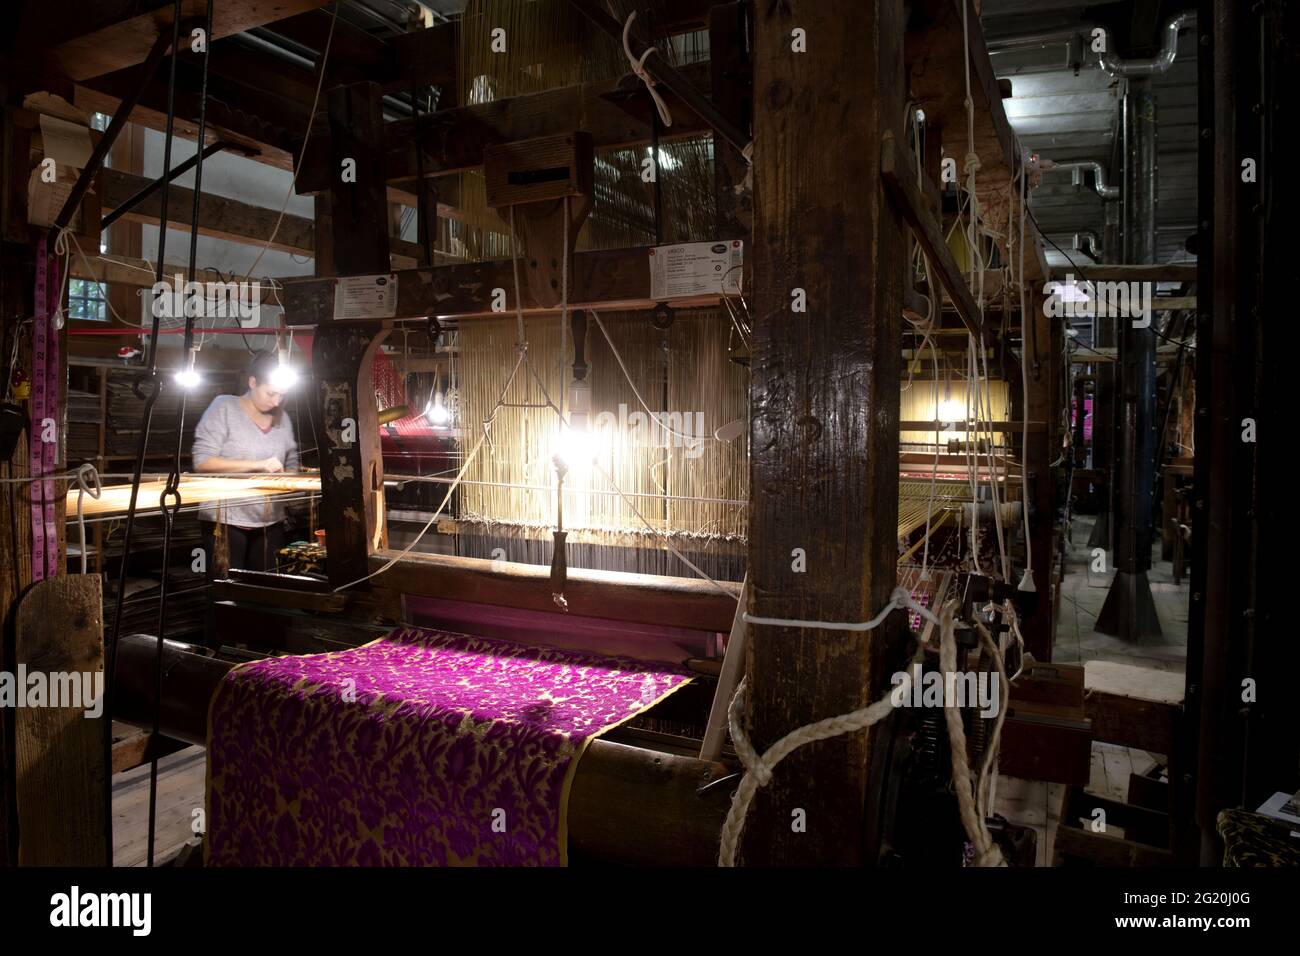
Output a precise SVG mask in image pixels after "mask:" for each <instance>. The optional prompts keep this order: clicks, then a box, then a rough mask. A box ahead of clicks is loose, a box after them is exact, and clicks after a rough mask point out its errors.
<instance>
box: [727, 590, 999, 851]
mask: <svg viewBox="0 0 1300 956" xmlns="http://www.w3.org/2000/svg"><path fill="white" fill-rule="evenodd" d="M956 606H957V605H956V602H955V601H951V602H949V603H948V605H947V606H946V607H945V608H944V610H943V614H942V617H941V618H940V617H936V616H935V614H934V612H932V611H931V610H930V609H929V608H927V607H924V606H923V605H921V604H920V603H919V602H917V601H916V600H915V599H914V598H913V597H912V596H911V594H909V593H908V592H907V590H906V589H904V588H895V589H894V591H893V593H892V594H891V595H890V598H889V603H888V604H886V605H885V607H884V608H883V609H882V610H881V612H880V613H879V614H877V615H876V616H875V617H873V618H871V619H870V620H869V621H864V622H862V623H859V624H837V623H831V622H824V621H798V620H785V619H782V618H756V619H751V618H750V616H749V615H748V614H746V615H745V619H746V620H747V621H753V622H754V623H768V622H774V623H775V624H776V625H777V626H788V627H811V628H817V629H822V630H872V629H873V628H875V627H878V626H879V625H880V623H881V622H882V621H884V620H885V618H886V617H888V616H889V614H890V613H891V612H892V611H895V610H901V609H911V610H913V611H915V612H916V613H917V614H919V615H921V617H923V618H924V619H926V620H928V621H930V622H932V623H934V624H936V625H937V626H938V628H939V634H940V667H941V668H942V669H946V670H948V671H949V672H955V671H956V639H955V637H954V630H955V627H956V624H955V621H954V613H955V611H956ZM923 648H924V639H923V638H922V637H921V636H920V635H918V636H917V655H916V656H915V657H914V660H919V659H920V655H921V653H922V651H923ZM993 654H994V657H995V659H996V658H997V657H998V655H997V647H996V645H994V646H993ZM945 658H947V660H945ZM999 666H1000V665H999ZM1002 673H1003V674H1004V675H1005V671H1002ZM912 677H913V674H912V670H911V669H910V668H909V669H907V670H905V671H904V672H903V674H902V677H901V680H900V682H899V683H898V684H897V685H895V686H894V687H893V688H892V689H891V690H890V692H889V693H887V694H886V695H885V696H884V697H882V698H881V699H880V700H877V701H875V702H874V703H871V704H868V705H867V706H866V707H862V708H859V709H858V710H855V711H853V712H852V713H849V714H843V715H840V716H838V717H829V718H827V719H825V720H819V721H816V722H814V723H811V724H806V725H804V726H803V727H800V728H798V729H796V730H793V731H791V732H790V733H788V734H786V735H785V736H784V737H782V738H781V739H780V740H778V741H777V742H776V743H774V744H773V745H772V746H771V747H769V748H768V749H767V750H766V751H765V752H764V753H763V754H762V755H761V756H760V755H759V754H758V752H757V751H756V750H755V749H754V745H753V743H752V742H751V741H750V739H749V735H748V733H747V732H746V730H745V727H744V712H745V691H746V685H747V683H748V680H749V678H748V677H746V678H745V679H744V680H742V681H741V682H740V684H739V686H737V688H736V693H735V696H734V697H732V699H731V705H730V706H729V707H728V708H727V726H728V728H729V730H730V732H731V742H732V746H733V747H734V748H735V750H736V756H737V757H738V758H739V759H740V762H741V765H742V766H744V768H745V773H744V775H743V776H742V777H741V780H740V785H739V786H738V787H737V788H736V792H735V793H734V794H733V795H732V798H731V807H730V809H729V810H728V811H727V818H726V820H725V821H724V822H723V825H722V836H721V841H720V843H719V847H718V865H719V866H725V867H730V866H735V865H736V850H737V848H738V847H739V845H740V836H741V834H742V833H743V832H744V828H745V818H746V817H747V816H748V815H749V807H750V805H751V804H752V803H753V800H754V795H755V794H756V793H757V792H758V790H759V788H760V787H764V786H766V785H767V784H768V783H770V782H771V780H772V771H773V770H774V769H775V768H776V766H777V765H778V764H779V763H780V762H781V761H782V760H784V759H785V758H786V757H788V756H789V755H790V754H792V753H794V751H796V750H797V749H799V748H800V747H802V746H803V745H805V744H809V743H813V742H815V741H819V740H828V739H830V738H832V737H838V736H841V735H843V734H851V733H856V732H858V731H861V730H866V729H867V728H869V727H871V726H872V725H874V724H877V723H879V722H880V721H881V720H883V719H884V718H885V717H887V716H888V715H889V714H890V713H892V712H893V710H894V709H895V704H894V697H895V695H896V694H900V693H901V694H903V695H904V696H906V695H908V694H910V691H911V687H912ZM1004 679H1005V678H1004ZM944 711H945V717H946V718H947V721H948V729H949V736H950V738H951V741H950V742H951V746H950V750H951V751H952V764H953V782H954V785H955V787H956V789H957V796H958V805H959V808H960V810H961V817H962V824H963V826H965V828H966V832H967V835H968V836H969V837H970V840H971V843H972V844H973V845H974V846H975V851H976V861H977V865H979V866H1001V865H1005V861H1004V860H1003V858H1002V853H1001V851H1000V850H999V849H998V847H997V845H996V844H994V843H993V842H992V837H991V836H990V834H989V831H988V827H987V825H986V824H985V823H984V818H985V816H986V815H987V809H988V808H987V806H986V804H985V802H984V800H982V799H981V798H980V797H981V793H982V792H983V786H982V782H983V779H984V773H985V772H986V771H987V769H988V767H989V766H991V764H992V754H993V753H994V752H995V751H996V748H997V745H998V738H999V735H1000V732H1001V724H1002V715H1003V714H1005V712H1006V696H1005V695H1003V698H1002V700H1001V702H1000V706H999V719H998V721H997V722H996V723H995V724H994V730H993V733H992V734H991V735H990V739H989V746H988V748H986V750H985V755H984V763H983V765H982V770H981V775H980V777H979V778H978V781H976V782H972V780H971V773H970V763H969V759H968V758H967V756H966V738H965V731H964V729H963V728H962V723H961V719H962V718H961V711H960V709H959V708H958V707H957V705H956V701H955V700H949V699H945V701H944ZM954 722H955V728H954Z"/></svg>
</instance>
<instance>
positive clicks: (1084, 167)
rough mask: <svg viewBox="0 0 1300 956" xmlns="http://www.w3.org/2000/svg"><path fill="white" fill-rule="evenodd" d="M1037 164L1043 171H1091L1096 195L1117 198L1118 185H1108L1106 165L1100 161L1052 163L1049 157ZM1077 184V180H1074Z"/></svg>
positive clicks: (1104, 197) (1103, 197)
mask: <svg viewBox="0 0 1300 956" xmlns="http://www.w3.org/2000/svg"><path fill="white" fill-rule="evenodd" d="M1039 165H1040V166H1041V167H1042V169H1043V171H1044V172H1049V173H1050V172H1054V171H1055V172H1064V171H1065V170H1067V169H1068V170H1075V171H1078V172H1091V173H1092V176H1093V188H1094V189H1095V190H1097V195H1098V196H1100V197H1101V198H1102V199H1118V198H1119V187H1118V186H1108V185H1107V184H1106V167H1105V166H1103V165H1102V164H1101V163H1098V162H1092V161H1083V160H1081V161H1079V162H1073V163H1054V162H1052V161H1051V160H1050V159H1045V160H1042V161H1041V162H1040V163H1039ZM1076 185H1077V182H1076Z"/></svg>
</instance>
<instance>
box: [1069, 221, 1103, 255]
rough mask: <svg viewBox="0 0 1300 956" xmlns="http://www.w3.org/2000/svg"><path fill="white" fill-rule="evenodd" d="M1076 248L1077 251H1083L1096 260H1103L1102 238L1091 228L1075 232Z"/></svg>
mask: <svg viewBox="0 0 1300 956" xmlns="http://www.w3.org/2000/svg"><path fill="white" fill-rule="evenodd" d="M1074 248H1075V251H1076V252H1082V253H1083V254H1084V255H1086V256H1087V257H1088V258H1090V259H1092V260H1094V261H1096V262H1100V261H1101V255H1102V248H1101V240H1100V239H1098V238H1097V234H1096V233H1095V232H1093V231H1092V230H1091V229H1084V230H1081V231H1080V232H1076V233H1075V234H1074Z"/></svg>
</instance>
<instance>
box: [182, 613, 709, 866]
mask: <svg viewBox="0 0 1300 956" xmlns="http://www.w3.org/2000/svg"><path fill="white" fill-rule="evenodd" d="M688 680H690V676H689V675H688V674H686V673H682V672H679V671H677V670H675V669H673V668H672V667H671V666H669V665H663V664H649V663H645V662H641V661H633V660H628V659H626V658H610V657H601V656H598V655H594V654H585V653H580V652H575V651H568V650H557V649H553V648H543V647H531V646H526V645H522V644H515V643H511V642H507V641H498V640H490V639H487V638H480V637H468V636H465V635H461V634H449V633H445V632H441V631H433V630H427V629H423V628H412V627H401V628H398V629H396V630H395V631H393V632H392V633H391V634H389V635H388V636H387V637H384V638H382V639H381V640H378V641H376V642H374V643H373V644H368V645H366V646H365V647H358V648H354V649H351V650H347V651H341V652H338V653H333V654H315V655H310V656H305V657H276V658H270V659H267V660H263V661H257V662H255V663H252V664H245V665H243V666H240V667H237V668H235V669H234V670H232V671H231V672H230V674H229V675H227V677H226V678H225V679H224V680H223V681H222V683H221V685H220V686H219V687H218V689H217V692H216V694H215V696H214V698H213V701H212V710H211V719H210V723H209V728H210V731H211V737H210V741H209V746H208V813H207V824H208V831H207V861H208V863H209V865H213V866H522V865H533V866H536V865H542V866H558V865H563V863H564V862H565V860H566V851H565V843H566V839H567V833H566V824H565V804H566V803H567V801H568V790H569V782H570V780H571V779H572V776H573V771H574V768H575V766H576V765H577V759H578V758H579V757H580V756H581V755H582V751H583V748H584V747H585V746H586V744H587V743H588V742H589V741H590V740H591V739H592V738H593V737H596V736H598V735H599V734H601V733H603V732H604V731H606V730H609V729H610V728H612V727H614V726H616V725H618V724H619V723H622V722H623V721H625V720H627V719H628V718H629V717H632V716H634V715H635V714H637V713H639V712H640V711H642V710H645V709H646V708H647V707H649V706H650V705H651V704H653V703H654V702H655V701H657V700H659V699H661V698H662V697H664V696H665V695H667V694H669V693H671V692H673V691H674V690H676V689H677V688H679V687H681V686H682V685H683V684H685V683H686V682H687V681H688Z"/></svg>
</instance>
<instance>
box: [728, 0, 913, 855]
mask: <svg viewBox="0 0 1300 956" xmlns="http://www.w3.org/2000/svg"><path fill="white" fill-rule="evenodd" d="M754 17H755V31H754V36H755V42H754V183H755V188H756V195H755V213H754V246H753V250H752V252H751V255H750V257H749V258H750V259H751V260H752V264H753V272H754V281H753V284H752V289H753V292H752V293H751V298H750V303H751V306H752V309H753V312H754V317H755V322H754V338H753V346H754V348H753V359H752V380H751V393H750V396H751V397H750V404H751V408H752V413H753V414H752V425H751V431H752V435H751V441H750V448H751V473H752V474H751V481H750V486H751V488H752V489H753V491H754V493H753V499H752V501H751V504H750V519H749V520H750V527H749V560H750V575H751V581H752V583H753V600H752V601H751V607H750V613H751V614H753V615H757V616H763V617H773V618H797V619H805V620H817V621H862V620H866V619H867V618H869V617H871V616H872V615H874V614H875V613H876V612H877V611H878V610H879V609H880V608H882V607H884V605H885V604H886V603H887V602H888V600H889V595H890V592H891V591H892V590H893V588H894V587H895V585H896V583H897V568H896V564H897V560H898V549H897V546H896V539H897V525H898V388H899V378H900V365H901V357H900V354H899V346H898V343H899V337H900V324H901V315H902V308H903V277H904V275H905V273H906V249H907V247H906V236H905V232H904V229H905V225H904V221H903V218H902V216H901V215H900V214H899V213H898V211H897V210H896V209H895V208H894V207H893V206H892V205H891V204H890V203H889V202H888V201H887V200H886V197H885V193H884V190H883V188H882V187H881V185H880V182H881V176H880V172H881V171H880V157H881V143H882V140H883V137H884V136H885V134H886V133H888V132H889V131H890V130H891V129H893V128H894V127H895V124H897V123H898V122H899V120H900V118H901V117H902V115H903V96H904V88H905V84H904V75H903V57H902V53H903V51H902V38H903V32H904V22H905V21H904V17H903V3H902V0H788V2H785V3H780V4H768V3H763V4H757V5H756V7H755V10H754ZM796 27H799V28H802V29H803V30H804V31H805V33H806V37H807V43H808V49H809V53H808V54H806V55H804V54H797V53H792V52H791V46H790V43H791V40H790V38H791V31H792V30H793V29H794V28H796ZM828 102H833V103H834V104H835V107H834V108H833V109H826V108H823V107H824V106H825V104H827V103H828ZM850 118H851V119H850ZM828 143H834V144H835V147H834V148H833V149H832V148H825V149H824V148H821V144H828ZM795 290H801V291H802V293H803V294H804V298H805V299H806V303H807V312H806V313H795V312H792V295H793V294H794V292H795ZM846 409H852V411H851V412H850V413H848V414H846V411H845V410H846ZM796 549H800V550H796ZM795 561H802V562H806V564H804V563H794V562H795ZM805 568H806V570H805ZM900 636H901V630H900V629H899V627H898V620H897V617H895V618H894V619H891V620H890V621H889V622H888V623H886V624H885V625H884V626H883V627H882V628H881V629H878V630H876V631H875V632H873V633H872V635H871V636H870V638H864V637H863V636H862V635H858V634H848V633H846V632H842V631H827V630H815V629H806V630H805V629H796V628H785V627H773V626H751V634H750V639H749V647H748V654H747V661H748V681H749V689H748V693H747V695H746V697H747V704H748V707H747V711H748V712H747V720H748V722H749V728H750V735H751V737H752V739H753V743H754V747H755V749H756V750H757V751H758V752H759V753H762V752H763V751H764V750H765V749H766V748H768V747H769V746H771V745H772V743H774V742H775V741H776V740H777V739H778V738H780V737H782V736H784V735H785V734H787V733H789V732H791V731H792V730H794V729H796V728H798V727H802V726H804V725H805V724H808V723H811V722H813V721H817V720H821V719H824V718H828V717H834V716H836V715H838V714H846V713H849V712H851V711H854V710H856V709H858V708H860V707H862V706H864V705H865V704H866V703H867V702H868V701H872V700H875V699H877V698H878V697H879V696H880V695H881V694H882V693H883V691H884V690H885V689H886V688H887V687H888V679H887V673H888V672H889V671H891V670H893V669H894V667H892V666H891V664H893V663H895V662H894V661H893V658H894V657H895V652H896V651H897V650H898V649H899V637H900ZM884 734H887V730H885V729H884V728H882V727H877V728H876V729H875V730H874V731H872V732H871V734H870V736H869V735H868V734H867V733H857V734H851V735H844V736H840V737H836V738H833V739H831V740H827V741H823V742H820V743H813V744H809V745H806V746H804V747H801V748H800V749H798V750H796V751H795V752H794V753H792V754H791V755H790V756H789V757H788V758H786V759H785V760H784V761H783V762H782V763H781V764H780V766H778V767H777V768H776V770H775V772H774V775H773V778H772V781H771V782H770V783H769V784H768V785H767V786H766V787H764V788H762V789H760V790H759V791H758V794H757V795H756V797H755V800H754V804H753V806H752V808H751V810H750V814H749V818H748V820H747V823H746V826H745V831H744V834H743V836H742V844H741V861H742V862H744V863H746V864H759V865H762V864H782V865H791V864H805V865H821V866H826V865H837V864H839V865H854V864H859V863H863V862H868V863H869V862H872V861H873V860H874V856H875V853H876V852H877V851H876V849H875V848H874V847H872V846H871V845H870V844H871V843H872V842H873V841H872V838H871V836H870V832H871V831H872V830H873V823H874V820H875V818H876V815H877V812H878V807H877V801H879V800H881V799H883V797H884V794H883V792H881V791H882V789H883V788H877V787H869V786H868V780H869V776H870V773H869V765H870V763H871V760H870V756H871V750H872V747H873V746H875V743H874V742H875V741H879V740H881V739H882V735H884ZM798 810H801V811H803V813H802V814H801V815H800V817H801V818H802V819H804V820H805V822H806V832H794V829H795V828H792V826H791V821H792V814H794V812H795V811H798Z"/></svg>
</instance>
